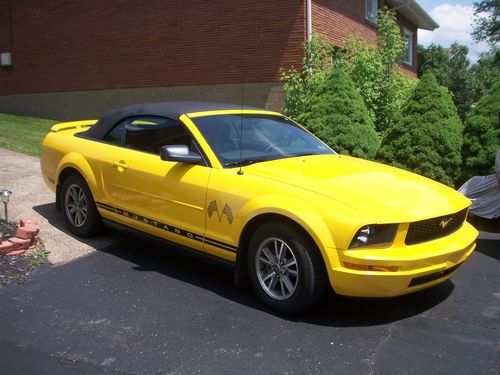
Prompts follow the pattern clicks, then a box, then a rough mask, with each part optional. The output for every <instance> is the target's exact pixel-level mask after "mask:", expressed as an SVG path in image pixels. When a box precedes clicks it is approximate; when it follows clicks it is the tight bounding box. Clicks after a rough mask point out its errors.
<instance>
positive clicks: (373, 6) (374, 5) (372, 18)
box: [365, 0, 378, 24]
mask: <svg viewBox="0 0 500 375" xmlns="http://www.w3.org/2000/svg"><path fill="white" fill-rule="evenodd" d="M371 10H373V12H371ZM377 15H378V0H365V19H366V20H367V21H368V22H370V23H373V24H376V23H377Z"/></svg>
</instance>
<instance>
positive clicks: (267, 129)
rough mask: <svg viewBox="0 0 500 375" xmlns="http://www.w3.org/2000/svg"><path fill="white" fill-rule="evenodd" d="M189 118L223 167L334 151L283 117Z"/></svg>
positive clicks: (256, 115) (254, 115)
mask: <svg viewBox="0 0 500 375" xmlns="http://www.w3.org/2000/svg"><path fill="white" fill-rule="evenodd" d="M192 120H193V121H194V123H195V124H196V125H197V127H198V129H199V130H200V132H201V133H202V135H203V137H205V139H206V140H207V142H208V144H209V145H210V147H211V148H212V150H213V151H214V152H215V154H216V155H217V157H218V158H219V161H220V162H221V164H222V165H223V166H224V167H231V166H237V165H240V163H241V164H242V165H247V164H252V163H256V162H261V161H266V160H275V159H282V158H289V157H294V156H302V155H318V154H335V152H334V151H332V149H330V148H329V147H328V146H327V145H325V144H324V143H322V142H321V141H320V140H318V139H317V138H315V137H314V136H312V135H311V134H309V133H308V132H307V131H305V130H304V129H302V128H301V127H300V126H298V125H297V124H295V123H294V122H292V121H290V120H289V119H287V118H285V117H282V116H270V115H258V114H245V115H213V116H203V117H196V118H193V119H192Z"/></svg>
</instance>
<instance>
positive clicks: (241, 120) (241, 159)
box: [238, 83, 244, 176]
mask: <svg viewBox="0 0 500 375" xmlns="http://www.w3.org/2000/svg"><path fill="white" fill-rule="evenodd" d="M243 85H244V83H242V84H241V113H240V169H239V170H238V174H239V175H240V176H241V175H242V174H243V168H242V167H243Z"/></svg>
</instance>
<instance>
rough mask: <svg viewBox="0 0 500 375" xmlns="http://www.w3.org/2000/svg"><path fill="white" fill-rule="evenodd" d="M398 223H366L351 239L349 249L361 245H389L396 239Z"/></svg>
mask: <svg viewBox="0 0 500 375" xmlns="http://www.w3.org/2000/svg"><path fill="white" fill-rule="evenodd" d="M397 230H398V224H372V225H365V226H364V227H363V228H361V229H360V230H358V232H357V233H356V235H355V236H354V238H353V239H352V241H351V245H350V246H349V249H357V248H360V247H368V246H369V247H375V246H376V247H382V248H383V247H389V246H391V244H392V241H394V237H395V236H396V232H397Z"/></svg>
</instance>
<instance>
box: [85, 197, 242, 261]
mask: <svg viewBox="0 0 500 375" xmlns="http://www.w3.org/2000/svg"><path fill="white" fill-rule="evenodd" d="M95 204H96V206H97V207H99V208H102V209H104V210H107V211H111V212H114V213H116V214H118V215H122V216H125V217H128V218H129V219H134V220H136V221H140V222H143V223H145V224H148V225H151V226H153V227H155V228H160V229H162V230H164V231H167V232H170V233H175V234H177V235H179V236H183V237H187V238H190V239H192V240H195V241H199V242H204V243H206V244H208V245H211V246H215V247H218V248H220V249H223V250H226V251H231V252H233V253H235V252H236V250H237V248H236V246H233V245H230V244H227V243H224V242H220V241H217V240H214V239H211V238H208V237H203V235H200V234H196V233H193V232H189V231H187V230H185V229H181V228H177V227H174V226H172V225H170V224H165V223H161V222H159V221H156V220H153V219H150V218H147V217H144V216H141V215H137V214H136V213H133V212H130V211H126V210H122V209H121V208H117V207H113V206H110V205H108V204H105V203H101V202H95Z"/></svg>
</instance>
